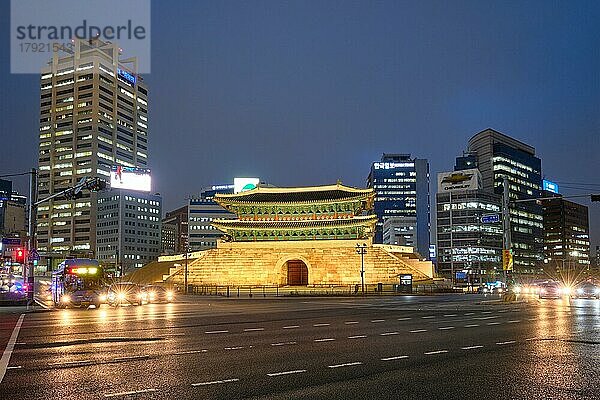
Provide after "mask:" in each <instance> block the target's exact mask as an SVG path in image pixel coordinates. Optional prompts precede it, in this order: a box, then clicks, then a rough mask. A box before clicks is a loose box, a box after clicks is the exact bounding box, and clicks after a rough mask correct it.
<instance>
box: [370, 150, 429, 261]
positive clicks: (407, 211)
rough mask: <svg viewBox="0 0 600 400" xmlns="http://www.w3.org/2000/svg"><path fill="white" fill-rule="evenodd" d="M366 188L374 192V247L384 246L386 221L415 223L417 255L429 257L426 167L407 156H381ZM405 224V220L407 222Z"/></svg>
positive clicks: (426, 164)
mask: <svg viewBox="0 0 600 400" xmlns="http://www.w3.org/2000/svg"><path fill="white" fill-rule="evenodd" d="M367 186H368V187H369V188H373V189H374V190H375V214H376V215H377V218H378V221H377V225H376V226H375V238H374V242H375V243H383V242H384V241H383V225H384V222H385V220H386V219H387V218H389V217H398V218H410V219H411V220H412V221H416V225H415V226H414V231H415V232H416V246H415V248H416V251H418V252H419V254H421V256H423V257H428V255H429V235H430V216H429V214H430V205H429V163H428V161H427V160H425V159H418V158H412V157H411V155H410V154H383V156H382V157H381V161H379V162H374V163H373V164H372V165H371V172H370V173H369V176H368V178H367ZM407 221H408V219H407Z"/></svg>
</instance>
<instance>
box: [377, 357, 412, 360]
mask: <svg viewBox="0 0 600 400" xmlns="http://www.w3.org/2000/svg"><path fill="white" fill-rule="evenodd" d="M405 358H408V356H394V357H385V358H382V359H381V361H393V360H402V359H405Z"/></svg>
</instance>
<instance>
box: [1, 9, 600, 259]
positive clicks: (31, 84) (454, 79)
mask: <svg viewBox="0 0 600 400" xmlns="http://www.w3.org/2000/svg"><path fill="white" fill-rule="evenodd" d="M9 4H10V3H9V2H8V1H2V3H1V5H0V32H1V36H2V37H3V38H4V39H3V42H2V43H3V45H2V47H1V48H0V112H1V119H0V132H1V138H2V142H1V145H0V174H4V173H11V172H21V171H26V170H28V169H29V168H31V167H34V166H36V163H37V145H38V129H39V122H38V120H39V75H11V74H10V60H9V57H10V56H9V42H8V38H9V28H10V20H9V14H10V13H9ZM175 4H176V5H175ZM598 21H600V2H597V1H590V2H584V1H577V2H575V1H570V2H569V1H562V2H555V1H545V0H544V1H535V2H524V1H497V2H489V1H470V2H468V1H423V2H421V1H411V2H406V1H391V2H385V1H377V2H375V1H362V2H357V1H344V2H341V1H340V2H336V1H294V2H284V1H251V2H237V1H227V2H221V1H211V2H198V1H189V2H183V1H177V2H172V1H160V2H159V1H154V2H152V27H151V28H152V32H151V39H152V72H151V73H150V74H148V75H145V76H144V79H145V80H146V82H147V83H148V85H149V88H150V95H149V96H150V110H149V111H150V138H149V144H150V158H149V161H150V167H151V168H152V170H153V179H154V190H155V191H157V192H160V193H161V194H162V196H163V199H164V204H165V209H166V210H169V209H173V208H175V207H178V206H180V205H183V204H184V203H185V201H186V198H188V197H189V196H190V195H193V194H197V193H198V192H199V191H200V190H201V188H202V187H205V186H208V185H212V184H222V183H229V182H232V180H233V177H235V176H257V177H260V178H261V180H263V181H267V182H269V183H272V184H275V185H279V186H296V185H315V184H328V183H335V181H336V180H337V179H341V180H342V181H343V182H344V183H346V184H350V185H355V186H364V185H365V179H366V177H367V174H368V172H369V168H370V164H371V162H373V161H376V160H378V159H379V158H380V157H381V153H383V152H388V153H411V154H413V156H417V157H419V158H428V159H429V160H430V163H431V171H432V197H433V194H434V192H435V179H434V177H435V174H436V173H437V172H440V171H446V170H451V169H452V166H453V165H454V158H455V157H456V156H458V155H460V154H461V152H462V151H463V150H464V149H465V148H466V144H467V141H468V139H469V138H470V137H471V136H472V135H473V134H475V133H477V132H479V131H481V130H483V129H485V128H487V127H491V128H494V129H496V130H499V131H501V132H503V133H505V134H508V135H510V136H513V137H515V138H517V139H519V140H521V141H524V142H526V143H528V144H530V145H532V146H534V147H535V148H536V151H537V155H538V156H539V157H540V158H541V159H542V170H543V175H544V177H546V178H547V179H550V180H554V181H558V182H560V183H562V185H561V187H562V191H563V193H565V194H581V193H590V192H596V193H598V192H600V177H599V172H600V157H599V156H598V154H599V152H600V23H599V22H598ZM124 52H125V55H126V56H129V55H130V54H127V49H124ZM16 183H17V186H18V187H19V188H20V189H21V190H25V188H26V182H25V181H24V180H23V179H21V180H18V181H17V182H16ZM584 184H585V185H589V186H584ZM592 185H594V186H592ZM567 186H570V188H567ZM586 187H587V189H586ZM580 201H581V202H582V203H585V204H588V205H590V215H591V222H590V226H591V234H592V242H593V244H599V245H600V203H595V204H594V205H591V203H589V201H588V200H587V199H582V200H580ZM432 216H433V215H432ZM592 253H593V252H592Z"/></svg>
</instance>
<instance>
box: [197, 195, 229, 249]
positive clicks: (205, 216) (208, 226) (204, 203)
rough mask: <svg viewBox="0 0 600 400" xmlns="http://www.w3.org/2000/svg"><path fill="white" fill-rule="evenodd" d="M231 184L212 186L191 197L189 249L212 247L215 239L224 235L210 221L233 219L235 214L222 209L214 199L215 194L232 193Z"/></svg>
mask: <svg viewBox="0 0 600 400" xmlns="http://www.w3.org/2000/svg"><path fill="white" fill-rule="evenodd" d="M233 192H234V187H233V185H219V186H212V187H211V188H209V189H205V190H203V191H202V192H201V193H200V196H198V197H195V198H191V199H190V200H189V204H188V212H189V214H188V222H189V225H188V227H189V232H188V233H189V243H190V250H191V251H198V250H207V249H214V248H216V247H217V241H218V240H219V239H221V238H222V237H223V235H224V233H223V232H221V231H220V230H218V229H217V228H216V227H215V226H214V225H213V224H212V221H213V220H215V219H233V218H235V217H236V216H235V214H234V213H231V212H229V211H227V210H226V209H224V208H223V207H222V206H221V205H219V203H217V202H216V201H215V200H214V197H215V195H216V194H232V193H233Z"/></svg>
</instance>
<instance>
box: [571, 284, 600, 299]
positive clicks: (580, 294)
mask: <svg viewBox="0 0 600 400" xmlns="http://www.w3.org/2000/svg"><path fill="white" fill-rule="evenodd" d="M571 297H572V298H574V299H598V298H600V287H599V286H597V285H595V284H593V283H592V282H584V283H582V284H580V285H579V286H577V288H576V289H575V290H573V292H572V293H571Z"/></svg>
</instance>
